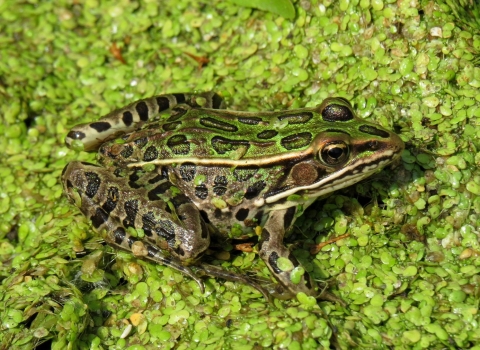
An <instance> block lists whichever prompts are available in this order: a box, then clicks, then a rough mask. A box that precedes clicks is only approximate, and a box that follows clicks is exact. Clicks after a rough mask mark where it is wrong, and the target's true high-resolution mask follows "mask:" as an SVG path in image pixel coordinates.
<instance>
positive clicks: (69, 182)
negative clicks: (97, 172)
mask: <svg viewBox="0 0 480 350" xmlns="http://www.w3.org/2000/svg"><path fill="white" fill-rule="evenodd" d="M72 187H73V184H72V182H71V181H70V180H67V188H72Z"/></svg>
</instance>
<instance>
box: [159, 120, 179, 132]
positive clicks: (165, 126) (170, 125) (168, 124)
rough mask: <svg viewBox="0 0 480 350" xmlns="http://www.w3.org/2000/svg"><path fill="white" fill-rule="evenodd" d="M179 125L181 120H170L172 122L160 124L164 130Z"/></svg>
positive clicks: (172, 128) (173, 128) (170, 129)
mask: <svg viewBox="0 0 480 350" xmlns="http://www.w3.org/2000/svg"><path fill="white" fill-rule="evenodd" d="M180 125H182V122H172V123H166V124H163V125H162V129H163V130H164V131H172V130H175V129H176V128H178V127H179V126H180Z"/></svg>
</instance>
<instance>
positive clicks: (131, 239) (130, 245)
mask: <svg viewBox="0 0 480 350" xmlns="http://www.w3.org/2000/svg"><path fill="white" fill-rule="evenodd" d="M136 241H138V238H137V237H133V236H128V238H127V243H128V246H129V247H130V248H131V247H132V244H133V243H135V242H136Z"/></svg>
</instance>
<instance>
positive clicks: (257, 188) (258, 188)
mask: <svg viewBox="0 0 480 350" xmlns="http://www.w3.org/2000/svg"><path fill="white" fill-rule="evenodd" d="M265 186H267V184H266V183H265V181H263V180H261V181H257V182H255V183H254V184H253V185H251V186H249V187H248V188H247V190H246V192H245V194H244V197H245V198H246V199H252V198H255V197H257V196H258V195H259V194H260V192H262V190H263V189H264V188H265Z"/></svg>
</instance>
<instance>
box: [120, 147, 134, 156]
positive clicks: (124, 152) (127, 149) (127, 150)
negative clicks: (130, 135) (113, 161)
mask: <svg viewBox="0 0 480 350" xmlns="http://www.w3.org/2000/svg"><path fill="white" fill-rule="evenodd" d="M132 154H133V147H132V146H130V145H125V146H124V147H123V149H122V152H120V155H121V156H122V157H123V158H128V157H130V156H131V155H132Z"/></svg>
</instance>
